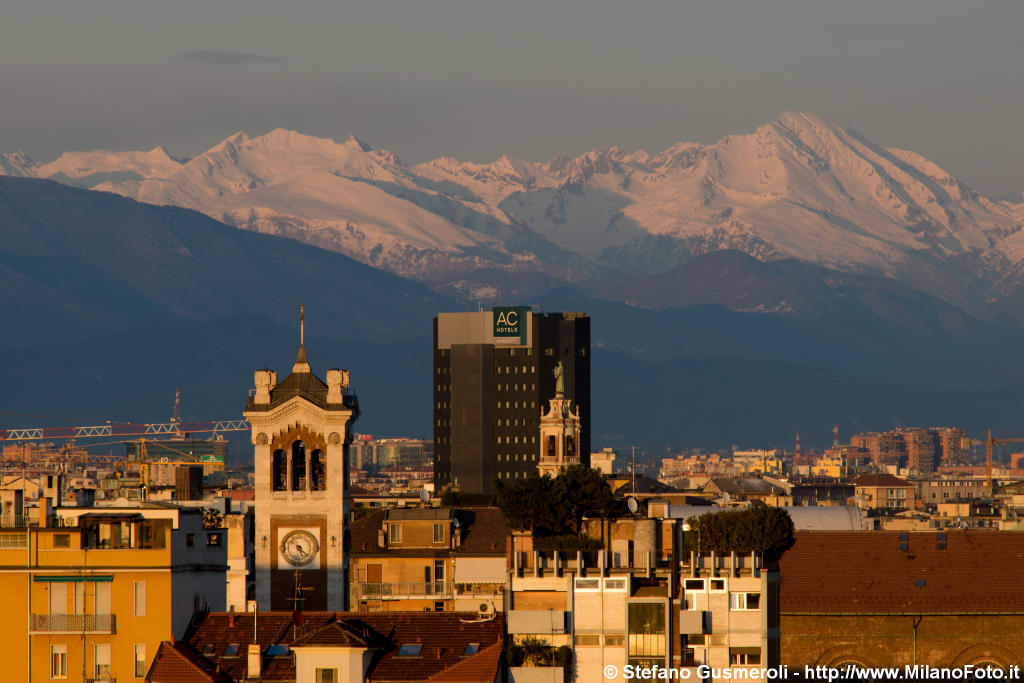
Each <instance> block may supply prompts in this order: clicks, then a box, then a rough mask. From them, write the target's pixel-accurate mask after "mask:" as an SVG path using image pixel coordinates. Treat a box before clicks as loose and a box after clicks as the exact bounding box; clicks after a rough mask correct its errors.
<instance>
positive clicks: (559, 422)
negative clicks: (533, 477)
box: [537, 362, 581, 477]
mask: <svg viewBox="0 0 1024 683" xmlns="http://www.w3.org/2000/svg"><path fill="white" fill-rule="evenodd" d="M562 372H563V370H562V363H561V362H559V363H558V365H557V366H556V367H555V397H554V398H552V399H550V400H549V401H548V410H547V412H546V413H545V412H544V410H543V408H542V409H541V415H540V460H539V461H538V463H537V471H538V474H540V476H542V477H543V476H544V475H549V476H552V477H555V476H558V474H559V473H561V472H564V471H565V469H566V468H567V467H570V466H572V465H579V464H580V462H581V461H580V409H579V406H576V408H575V410H574V409H573V405H572V399H568V398H566V397H565V381H564V380H563V379H562Z"/></svg>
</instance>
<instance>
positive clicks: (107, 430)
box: [0, 420, 250, 445]
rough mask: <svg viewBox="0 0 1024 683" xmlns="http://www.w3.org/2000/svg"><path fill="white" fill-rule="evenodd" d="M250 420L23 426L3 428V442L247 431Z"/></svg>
mask: <svg viewBox="0 0 1024 683" xmlns="http://www.w3.org/2000/svg"><path fill="white" fill-rule="evenodd" d="M249 429H250V425H249V421H248V420H215V421H210V422H152V423H135V424H110V423H109V422H108V423H107V424H105V425H95V426H89V427H24V428H19V429H0V445H3V442H5V441H41V440H43V439H88V438H100V437H105V436H108V437H109V436H158V435H161V434H163V435H167V436H178V435H180V434H183V433H189V434H195V433H204V432H244V431H248V430H249Z"/></svg>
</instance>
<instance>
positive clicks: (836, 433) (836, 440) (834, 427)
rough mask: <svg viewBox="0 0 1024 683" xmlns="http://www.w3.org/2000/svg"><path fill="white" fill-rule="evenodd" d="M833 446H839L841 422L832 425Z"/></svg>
mask: <svg viewBox="0 0 1024 683" xmlns="http://www.w3.org/2000/svg"><path fill="white" fill-rule="evenodd" d="M832 448H839V423H838V422H836V423H835V424H833V425H832Z"/></svg>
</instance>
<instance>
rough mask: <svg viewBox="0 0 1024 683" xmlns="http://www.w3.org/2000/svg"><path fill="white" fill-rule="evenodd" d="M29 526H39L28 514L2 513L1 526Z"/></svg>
mask: <svg viewBox="0 0 1024 683" xmlns="http://www.w3.org/2000/svg"><path fill="white" fill-rule="evenodd" d="M27 526H38V524H36V523H35V522H34V521H33V520H32V518H31V517H30V516H28V515H0V527H2V528H4V529H19V528H24V527H27Z"/></svg>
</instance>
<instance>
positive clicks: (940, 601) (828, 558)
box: [779, 530, 1024, 614]
mask: <svg viewBox="0 0 1024 683" xmlns="http://www.w3.org/2000/svg"><path fill="white" fill-rule="evenodd" d="M941 533H942V532H909V533H908V532H903V533H900V532H897V531H800V532H797V533H796V534H795V538H796V540H795V542H794V544H793V547H792V548H790V549H789V550H787V551H786V552H785V554H783V556H782V558H781V559H780V560H779V577H780V582H781V584H780V591H781V592H780V599H779V601H780V609H781V611H782V613H784V614H785V613H790V614H792V613H801V612H808V613H818V614H834V613H858V614H866V613H874V614H890V613H897V612H925V613H942V614H962V613H992V612H1011V613H1019V614H1024V591H1021V590H1020V586H1021V585H1024V534H1021V533H1015V532H1006V531H1003V532H998V531H960V530H957V531H947V532H945V537H946V547H945V549H940V548H939V546H940V541H941V539H940V535H941ZM901 537H903V538H905V539H906V544H907V545H906V547H907V549H906V550H901V549H900V543H901V540H900V539H901Z"/></svg>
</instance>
